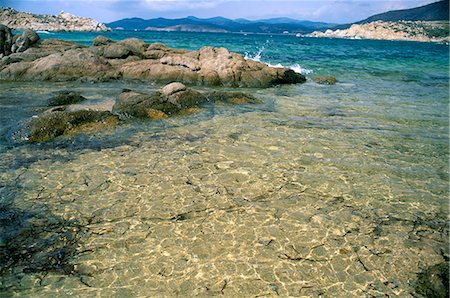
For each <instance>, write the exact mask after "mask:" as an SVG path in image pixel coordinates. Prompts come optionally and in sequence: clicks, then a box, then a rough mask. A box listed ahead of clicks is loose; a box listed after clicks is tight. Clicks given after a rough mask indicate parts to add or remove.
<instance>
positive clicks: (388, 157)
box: [0, 34, 449, 297]
mask: <svg viewBox="0 0 450 298" xmlns="http://www.w3.org/2000/svg"><path fill="white" fill-rule="evenodd" d="M164 36H165V35H164ZM208 36H210V38H211V39H212V38H215V37H216V38H218V36H222V35H214V34H211V35H208ZM246 38H247V37H246ZM258 38H259V37H255V39H258ZM235 42H236V43H237V40H235ZM307 42H308V43H309V45H308V47H311V48H314V47H318V48H320V47H322V46H323V45H322V44H321V42H322V41H318V40H308V41H307ZM315 42H317V44H314V43H315ZM335 42H336V47H341V48H343V49H347V48H348V47H350V45H351V47H357V46H356V45H361V48H359V49H360V50H363V46H364V45H365V46H366V47H372V51H374V52H376V51H378V54H379V55H382V54H381V52H382V51H385V47H383V46H379V45H380V43H378V42H366V43H350V42H349V41H335ZM354 42H358V41H354ZM392 47H393V48H392V49H391V54H392V53H396V52H397V51H402V50H401V48H402V47H404V48H406V49H408V51H413V52H414V50H413V49H414V44H412V43H396V44H394V43H393V44H392ZM288 48H289V46H288V45H287V46H286V48H285V49H284V51H285V54H286V55H285V56H281V55H279V54H278V56H277V55H274V53H273V52H270V51H269V56H268V60H266V61H269V60H270V59H272V58H270V57H275V58H274V59H273V60H270V62H271V63H282V64H283V65H286V63H287V65H293V64H295V63H298V62H300V63H301V65H303V62H302V61H301V59H297V58H295V59H287V58H286V56H288V55H289V54H288V52H289V51H288ZM433 49H434V48H433ZM316 50H317V49H316ZM316 50H314V51H316ZM434 50H436V49H434ZM311 51H313V50H311ZM314 51H313V52H314ZM417 51H419V50H417ZM430 51H431V50H430ZM318 52H319V50H317V52H314V53H316V54H317V53H318ZM271 55H274V56H271ZM298 55H299V56H301V55H302V54H301V53H300V52H299V53H298ZM327 55H328V53H325V54H324V56H321V58H320V59H323V60H327V59H329V57H328V56H327ZM422 55H424V54H423V53H422ZM263 57H264V55H263ZM336 57H337V56H335V59H336V60H335V61H334V64H332V65H331V66H330V69H332V70H333V69H337V68H338V67H340V68H343V69H341V70H340V71H339V72H338V71H337V78H338V84H337V85H334V86H322V85H318V84H315V83H313V82H312V81H308V82H307V83H305V84H302V85H294V86H281V87H275V88H270V89H264V90H243V91H248V92H251V93H252V94H254V95H255V96H256V97H258V98H260V99H261V100H262V101H263V104H260V105H252V106H240V107H238V106H233V107H230V106H226V105H216V106H214V107H211V106H207V107H204V108H203V109H202V110H201V111H200V112H199V113H198V114H195V115H190V116H187V117H175V118H171V119H168V120H162V121H154V122H142V121H135V120H132V119H131V120H130V121H127V122H125V123H124V124H122V125H121V126H119V127H118V128H116V129H115V130H113V131H104V132H101V133H97V134H91V135H75V136H69V137H61V138H58V139H55V140H54V141H50V142H47V143H43V144H23V143H20V142H19V143H18V142H14V140H12V139H11V134H12V132H13V131H14V130H15V129H17V127H18V125H20V121H23V120H24V119H26V118H28V117H31V116H32V115H34V114H36V109H39V108H42V107H43V106H44V105H45V101H46V99H47V98H48V97H49V95H50V94H52V92H54V91H57V90H61V89H64V88H66V87H67V88H70V89H74V90H77V91H80V92H81V93H82V94H83V95H85V96H86V97H87V98H88V100H89V101H88V104H92V105H96V104H101V103H108V102H111V101H113V100H114V99H115V97H116V96H117V94H118V93H119V92H120V90H122V89H123V88H129V89H133V90H141V91H146V92H149V91H152V90H156V89H157V88H158V87H159V86H147V85H145V84H137V83H99V84H93V85H92V84H82V83H42V84H39V85H36V84H32V83H0V88H2V90H4V92H2V94H1V95H0V111H1V116H0V123H1V132H2V140H1V147H0V169H1V171H0V196H1V197H0V198H1V200H2V201H1V204H2V205H1V207H0V222H1V223H2V224H4V225H3V226H2V227H1V228H0V231H1V232H2V235H4V236H2V237H3V238H0V245H1V246H2V247H5V245H6V243H7V242H8V241H9V242H11V243H14V245H15V246H16V247H19V248H21V249H23V250H24V251H25V252H24V253H23V254H22V253H20V252H14V256H15V258H16V259H14V260H10V262H11V263H10V264H9V263H8V266H6V267H5V268H6V269H5V271H4V272H2V275H1V278H0V282H1V283H0V288H3V289H5V293H7V295H8V296H13V297H24V296H39V297H50V296H58V297H67V296H70V295H72V296H82V297H91V296H95V295H97V294H99V293H101V295H102V296H105V297H109V296H114V297H136V296H147V297H148V296H151V297H153V296H183V297H185V296H186V297H187V296H210V295H221V294H223V295H226V296H228V297H236V296H245V297H249V296H263V295H266V296H276V295H279V296H283V297H286V296H294V297H298V296H313V297H317V296H321V295H325V296H330V297H333V296H338V297H342V296H346V297H351V296H354V297H361V296H375V297H377V296H382V295H390V296H401V297H404V296H410V295H411V293H413V292H414V286H415V285H414V281H415V280H416V278H417V273H418V272H420V271H422V270H423V269H424V268H427V267H429V266H431V265H434V264H437V263H440V262H443V260H444V257H443V255H446V254H448V251H447V249H448V248H447V247H448V224H447V223H448V179H449V172H448V150H449V147H448V112H447V111H448V102H447V91H448V75H447V73H446V71H448V69H447V68H448V67H447V66H446V65H444V66H443V65H442V64H440V63H436V61H435V60H431V61H429V62H428V63H426V64H424V65H423V68H422V73H421V74H415V75H414V72H413V69H415V66H413V65H412V64H411V65H410V64H407V62H404V61H403V62H402V61H401V59H399V60H395V61H397V63H399V64H401V63H403V64H401V67H399V66H398V65H397V66H395V65H392V63H388V62H386V61H381V62H378V63H376V61H372V60H371V59H372V58H370V57H366V58H356V57H354V58H351V59H350V58H349V57H342V58H341V59H342V60H340V61H339V58H336ZM442 57H444V58H442ZM302 59H303V58H302ZM320 59H319V60H320ZM440 59H444V60H445V59H447V61H443V62H448V58H445V54H444V55H443V56H442V55H441V58H440ZM299 60H300V61H299ZM263 61H264V60H263ZM390 61H391V60H390ZM413 62H414V61H412V62H408V63H413ZM306 63H308V60H306V59H305V65H307V64H306ZM447 64H448V63H447ZM361 65H366V66H365V67H364V69H361V68H360V67H361ZM307 67H308V68H309V67H311V68H312V69H314V73H316V72H318V73H324V69H327V67H328V66H327V65H326V64H323V65H321V64H320V63H318V62H309V65H308V66H307ZM380 73H382V74H380ZM339 74H341V76H338V75H339ZM433 76H434V77H433ZM199 89H200V90H201V89H202V88H199ZM17 105H20V106H21V109H20V110H18V111H17V112H14V111H16V110H17V108H16V107H17ZM6 223H7V224H6ZM2 229H3V230H2ZM33 245H34V246H33ZM31 247H35V248H36V249H34V248H31ZM9 253H11V254H12V253H13V252H11V251H9ZM3 259H4V258H3Z"/></svg>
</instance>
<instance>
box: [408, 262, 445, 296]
mask: <svg viewBox="0 0 450 298" xmlns="http://www.w3.org/2000/svg"><path fill="white" fill-rule="evenodd" d="M448 267H449V264H448V261H445V262H443V263H440V264H437V265H434V266H431V267H429V268H427V269H426V270H425V271H423V272H421V273H419V274H418V278H417V283H416V293H417V294H420V295H423V296H424V297H431V298H444V297H449V268H448Z"/></svg>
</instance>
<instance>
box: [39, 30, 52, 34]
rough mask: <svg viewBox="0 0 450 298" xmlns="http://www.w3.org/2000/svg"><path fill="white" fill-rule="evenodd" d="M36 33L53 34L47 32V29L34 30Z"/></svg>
mask: <svg viewBox="0 0 450 298" xmlns="http://www.w3.org/2000/svg"><path fill="white" fill-rule="evenodd" d="M36 33H39V34H54V33H52V32H48V31H45V30H36Z"/></svg>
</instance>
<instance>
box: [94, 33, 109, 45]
mask: <svg viewBox="0 0 450 298" xmlns="http://www.w3.org/2000/svg"><path fill="white" fill-rule="evenodd" d="M111 43H114V41H112V39H110V38H107V37H105V36H102V35H99V36H97V37H96V38H94V40H93V41H92V45H93V46H95V47H97V46H104V45H108V44H111Z"/></svg>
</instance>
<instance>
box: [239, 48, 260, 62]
mask: <svg viewBox="0 0 450 298" xmlns="http://www.w3.org/2000/svg"><path fill="white" fill-rule="evenodd" d="M264 49H265V48H264V46H262V47H260V48H258V51H257V52H255V53H253V54H250V53H249V52H245V55H244V59H246V60H247V59H250V60H253V61H258V62H261V57H262V53H263V52H264Z"/></svg>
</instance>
